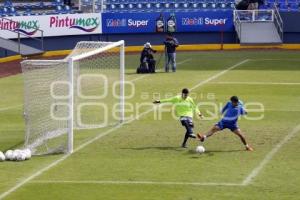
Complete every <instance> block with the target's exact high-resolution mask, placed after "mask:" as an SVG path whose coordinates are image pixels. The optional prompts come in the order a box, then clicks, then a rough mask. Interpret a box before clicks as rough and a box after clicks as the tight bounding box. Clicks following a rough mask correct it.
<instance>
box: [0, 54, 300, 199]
mask: <svg viewBox="0 0 300 200" xmlns="http://www.w3.org/2000/svg"><path fill="white" fill-rule="evenodd" d="M157 57H159V55H157ZM138 60H139V55H137V54H136V55H135V54H130V55H127V56H126V75H125V77H126V80H127V81H131V82H132V83H134V88H135V90H134V97H133V98H129V99H127V100H126V101H127V102H128V103H131V105H134V107H133V110H131V111H127V112H126V117H127V121H126V123H125V124H123V125H121V126H116V127H106V128H102V129H94V130H80V131H76V133H75V138H74V142H75V144H74V145H75V146H74V153H73V154H71V155H62V154H59V155H51V156H36V157H33V158H32V159H31V160H29V161H25V162H9V161H7V162H0V172H1V173H0V180H1V182H0V199H1V198H3V199H14V200H15V199H43V200H47V199H49V200H50V199H51V200H52V199H64V200H65V199H100V200H144V199H145V200H146V199H147V200H150V199H151V200H198V199H199V200H200V199H205V200H216V199H222V200H223V199H224V200H225V199H228V200H235V199H239V200H240V199H243V200H245V199H251V200H252V199H259V200H261V199H272V200H273V199H280V200H283V199H289V200H292V199H295V200H296V199H300V187H299V185H300V174H299V170H300V148H299V145H300V52H299V51H271V50H264V51H263V50H247V51H217V52H214V51H212V52H179V53H178V54H177V63H178V66H177V69H178V71H177V72H176V73H162V72H161V71H160V72H158V73H156V74H150V75H139V74H135V68H136V66H138ZM161 64H162V63H160V65H161ZM127 86H128V85H127ZM184 87H187V88H189V89H191V91H192V95H193V97H194V98H195V102H196V103H203V105H202V106H200V111H201V112H202V113H203V115H204V116H205V117H206V119H205V120H201V119H197V118H195V120H194V123H195V131H197V132H198V131H200V132H204V131H206V130H208V129H209V128H210V127H211V126H212V125H213V124H215V123H216V122H217V121H218V120H219V119H220V115H218V116H215V115H216V114H215V115H213V113H216V112H217V111H219V110H220V109H221V106H222V105H224V104H225V103H226V102H227V101H228V99H229V98H230V97H231V96H233V95H237V96H239V97H240V99H241V100H242V101H243V102H244V103H245V104H247V103H249V114H248V118H247V119H246V118H244V117H243V118H242V119H241V120H240V121H239V126H240V128H241V129H242V130H243V131H244V132H245V135H246V137H247V139H248V141H249V143H250V144H251V145H252V146H253V148H254V149H255V150H254V151H253V152H247V151H245V150H244V146H243V145H242V144H241V142H240V141H239V139H238V138H237V137H236V136H234V135H233V134H232V133H231V132H230V131H228V130H226V131H223V132H220V133H219V134H217V135H216V136H214V137H211V138H209V139H208V140H206V141H205V142H204V143H203V146H204V147H205V148H206V152H205V153H204V154H201V155H200V154H197V153H196V152H195V148H196V146H197V145H198V144H199V142H197V141H196V140H189V143H188V148H187V149H183V148H180V144H181V142H182V138H183V136H184V128H183V127H182V126H181V125H180V123H179V121H178V120H177V119H175V118H174V117H172V113H171V108H172V107H171V106H169V105H166V106H157V105H155V106H154V105H152V104H151V102H152V101H153V100H154V99H155V98H156V97H158V96H160V97H161V98H164V97H167V96H171V95H177V94H178V93H180V91H181V89H182V88H184ZM132 91H133V90H132V88H129V87H127V90H126V93H127V94H128V95H129V94H131V92H132ZM0 96H1V98H0V138H1V139H0V150H1V151H5V150H7V149H14V148H17V147H19V146H21V145H22V144H23V137H24V122H23V118H22V114H23V107H22V103H23V82H22V77H21V75H14V76H9V77H5V78H1V79H0ZM251 103H252V105H250V104H251ZM254 103H255V105H254ZM141 104H142V105H143V106H138V105H141ZM257 105H260V107H263V108H264V110H263V112H260V111H255V112H254V109H256V108H258V106H257ZM250 109H252V112H251V111H250ZM158 110H163V112H162V115H161V119H157V114H158V113H159V112H158ZM259 117H260V119H259V120H257V118H259ZM208 118H211V119H208ZM249 118H250V119H249ZM253 118H255V119H256V120H253ZM251 119H252V120H251Z"/></svg>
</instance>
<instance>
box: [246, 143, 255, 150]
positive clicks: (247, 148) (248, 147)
mask: <svg viewBox="0 0 300 200" xmlns="http://www.w3.org/2000/svg"><path fill="white" fill-rule="evenodd" d="M246 151H254V149H253V148H252V147H251V146H249V145H248V144H246Z"/></svg>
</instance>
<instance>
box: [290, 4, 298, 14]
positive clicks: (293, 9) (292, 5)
mask: <svg viewBox="0 0 300 200" xmlns="http://www.w3.org/2000/svg"><path fill="white" fill-rule="evenodd" d="M289 6H290V11H293V12H296V11H300V10H299V5H298V3H290V4H289Z"/></svg>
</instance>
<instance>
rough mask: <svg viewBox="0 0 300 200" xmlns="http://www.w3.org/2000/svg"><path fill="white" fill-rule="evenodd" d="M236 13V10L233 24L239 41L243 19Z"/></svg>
mask: <svg viewBox="0 0 300 200" xmlns="http://www.w3.org/2000/svg"><path fill="white" fill-rule="evenodd" d="M235 11H236V10H234V12H233V23H234V27H235V31H236V33H237V35H238V37H239V39H241V31H242V23H241V19H240V17H239V15H238V13H237V12H235Z"/></svg>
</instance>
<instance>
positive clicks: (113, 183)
mask: <svg viewBox="0 0 300 200" xmlns="http://www.w3.org/2000/svg"><path fill="white" fill-rule="evenodd" d="M30 183H34V184H35V183H38V184H103V185H106V184H112V185H121V184H128V185H134V184H136V185H140V184H143V185H192V186H243V185H242V184H237V183H213V182H207V183H198V182H172V181H167V182H166V181H162V182H161V181H96V180H86V181H63V180H56V181H53V180H37V181H31V182H30Z"/></svg>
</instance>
